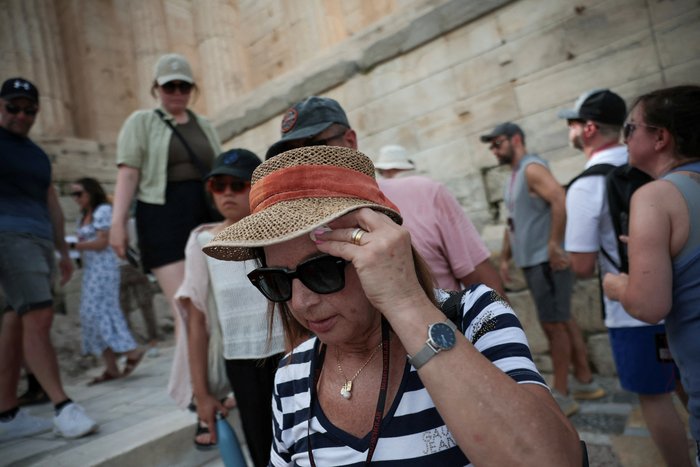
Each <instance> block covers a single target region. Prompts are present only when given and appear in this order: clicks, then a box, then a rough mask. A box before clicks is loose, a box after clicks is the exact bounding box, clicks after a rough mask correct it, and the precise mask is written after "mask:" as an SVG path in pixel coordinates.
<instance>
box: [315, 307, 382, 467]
mask: <svg viewBox="0 0 700 467" xmlns="http://www.w3.org/2000/svg"><path fill="white" fill-rule="evenodd" d="M325 359H326V345H325V344H321V351H320V352H319V355H318V359H317V361H316V367H315V368H314V370H313V374H314V382H313V386H312V387H311V401H310V402H309V416H308V419H307V422H306V444H307V446H308V447H309V462H310V463H311V467H316V462H314V455H313V451H312V449H311V411H312V410H313V407H314V401H315V398H316V388H317V385H318V379H319V377H320V376H321V369H322V368H323V361H324V360H325ZM388 387H389V323H388V322H387V321H386V320H385V319H384V318H383V317H382V383H381V385H380V387H379V397H378V398H377V410H376V412H375V415H374V423H373V425H372V437H371V438H370V441H369V450H368V451H367V460H366V461H365V465H367V466H368V465H370V464H371V462H372V456H373V455H374V450H375V449H376V447H377V442H378V441H379V431H380V430H379V429H380V427H381V424H382V418H383V417H384V406H385V405H386V394H387V388H388Z"/></svg>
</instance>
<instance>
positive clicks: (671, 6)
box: [649, 0, 698, 24]
mask: <svg viewBox="0 0 700 467" xmlns="http://www.w3.org/2000/svg"><path fill="white" fill-rule="evenodd" d="M697 7H698V1H697V0H673V1H672V2H665V1H655V2H649V12H650V13H651V22H652V23H653V24H659V23H663V22H664V21H667V20H669V19H671V18H675V17H677V16H681V15H684V14H686V13H688V12H690V11H692V10H695V9H696V8H697Z"/></svg>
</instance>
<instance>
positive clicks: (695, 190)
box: [661, 173, 700, 263]
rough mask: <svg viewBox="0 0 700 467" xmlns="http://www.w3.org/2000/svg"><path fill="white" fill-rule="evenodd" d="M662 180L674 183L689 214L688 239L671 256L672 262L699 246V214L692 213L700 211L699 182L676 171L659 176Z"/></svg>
mask: <svg viewBox="0 0 700 467" xmlns="http://www.w3.org/2000/svg"><path fill="white" fill-rule="evenodd" d="M661 179H662V180H668V181H669V182H671V183H673V184H674V185H676V188H678V191H680V192H681V194H682V195H683V197H684V198H685V202H686V204H687V205H688V212H689V214H690V233H689V234H688V241H687V242H686V243H685V246H684V247H683V249H682V250H681V251H680V253H678V255H676V257H675V258H673V262H674V263H675V262H678V261H680V260H682V259H683V258H685V257H686V256H687V255H688V253H690V252H691V251H693V250H694V249H696V248H697V247H698V246H700V216H698V215H694V213H698V212H700V184H698V183H697V182H695V181H694V180H692V179H691V178H690V177H686V176H685V175H682V174H678V173H670V174H667V175H664V176H663V177H661Z"/></svg>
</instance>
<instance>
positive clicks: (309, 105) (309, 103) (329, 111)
mask: <svg viewBox="0 0 700 467" xmlns="http://www.w3.org/2000/svg"><path fill="white" fill-rule="evenodd" d="M334 123H340V124H342V125H345V126H346V127H348V128H350V123H348V117H347V116H346V115H345V111H344V110H343V108H342V107H341V106H340V104H338V102H337V101H335V100H333V99H330V98H328V97H317V96H311V97H309V98H308V99H306V100H305V101H301V102H297V103H296V104H295V105H294V107H292V108H291V109H289V110H287V111H286V112H285V113H284V116H283V117H282V125H281V129H280V130H281V136H282V138H281V139H280V140H279V141H277V142H276V143H275V144H273V145H272V146H270V149H268V150H267V154H266V155H265V160H267V159H269V158H271V157H274V156H276V155H277V154H280V153H282V152H284V151H285V150H286V148H285V146H286V143H287V142H289V141H294V140H298V139H307V138H311V137H312V136H315V135H317V134H319V133H321V132H322V131H323V130H325V129H326V128H328V127H329V126H331V125H332V124H334Z"/></svg>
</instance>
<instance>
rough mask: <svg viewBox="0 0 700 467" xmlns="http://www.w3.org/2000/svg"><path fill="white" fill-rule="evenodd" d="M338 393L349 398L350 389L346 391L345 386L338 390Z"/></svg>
mask: <svg viewBox="0 0 700 467" xmlns="http://www.w3.org/2000/svg"><path fill="white" fill-rule="evenodd" d="M340 395H341V396H343V397H344V398H346V399H350V391H346V390H345V388H343V389H341V390H340Z"/></svg>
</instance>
